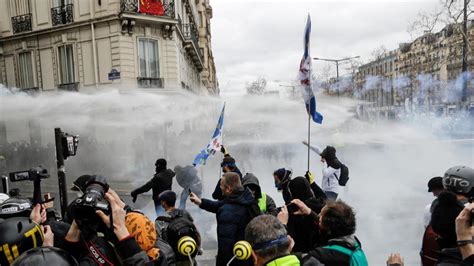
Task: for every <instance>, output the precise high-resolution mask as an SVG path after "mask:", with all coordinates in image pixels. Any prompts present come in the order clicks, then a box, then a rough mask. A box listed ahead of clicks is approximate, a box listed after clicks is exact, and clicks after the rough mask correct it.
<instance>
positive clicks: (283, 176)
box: [273, 168, 291, 183]
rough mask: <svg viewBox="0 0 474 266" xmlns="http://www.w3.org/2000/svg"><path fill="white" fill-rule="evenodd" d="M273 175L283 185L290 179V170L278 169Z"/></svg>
mask: <svg viewBox="0 0 474 266" xmlns="http://www.w3.org/2000/svg"><path fill="white" fill-rule="evenodd" d="M273 175H276V176H277V177H278V178H279V179H280V181H281V182H282V183H284V182H287V181H288V180H290V179H291V170H286V169H285V168H280V169H278V170H276V171H275V172H273Z"/></svg>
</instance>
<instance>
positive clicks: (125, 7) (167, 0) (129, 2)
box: [120, 0, 176, 18]
mask: <svg viewBox="0 0 474 266" xmlns="http://www.w3.org/2000/svg"><path fill="white" fill-rule="evenodd" d="M138 1H139V0H121V1H120V10H121V11H122V12H124V13H145V12H139V10H138ZM162 2H163V15H154V16H163V17H169V18H175V14H176V12H175V7H174V6H175V3H174V0H163V1H162ZM145 14H146V13H145Z"/></svg>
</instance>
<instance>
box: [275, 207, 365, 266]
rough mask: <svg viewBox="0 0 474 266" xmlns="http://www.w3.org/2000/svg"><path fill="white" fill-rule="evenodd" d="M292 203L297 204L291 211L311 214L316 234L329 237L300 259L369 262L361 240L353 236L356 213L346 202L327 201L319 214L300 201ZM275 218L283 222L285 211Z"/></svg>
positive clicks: (342, 264)
mask: <svg viewBox="0 0 474 266" xmlns="http://www.w3.org/2000/svg"><path fill="white" fill-rule="evenodd" d="M291 202H292V203H293V204H294V205H296V206H297V207H298V210H297V211H295V212H294V214H295V215H304V216H311V217H312V218H313V219H314V220H313V221H314V222H315V223H318V225H319V231H320V232H319V233H320V234H321V235H322V236H324V237H325V238H326V239H328V241H327V245H326V246H322V247H317V248H312V249H311V250H310V251H309V252H308V255H307V256H306V257H305V258H304V259H303V262H306V261H307V260H308V259H310V258H311V257H313V258H315V259H317V260H318V261H320V262H322V263H323V264H324V265H326V266H333V265H334V266H345V265H347V266H349V265H368V263H367V258H366V257H365V254H364V252H363V251H362V249H361V243H360V241H359V240H358V239H357V237H355V235H354V233H355V230H356V219H355V213H354V211H353V209H352V208H351V207H350V206H349V205H347V204H346V203H344V202H343V201H340V200H337V201H335V202H330V203H328V204H326V205H325V206H324V207H323V209H322V210H321V214H320V215H319V216H318V215H316V214H315V213H314V211H312V210H311V209H310V208H309V207H308V206H307V205H306V204H305V203H303V202H302V201H301V200H299V199H295V200H292V201H291ZM278 219H279V220H280V221H282V222H283V223H285V221H287V219H288V214H287V213H286V212H284V211H283V212H280V214H278Z"/></svg>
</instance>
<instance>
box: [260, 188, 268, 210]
mask: <svg viewBox="0 0 474 266" xmlns="http://www.w3.org/2000/svg"><path fill="white" fill-rule="evenodd" d="M258 208H260V211H261V212H263V213H266V212H267V194H265V193H263V192H262V197H261V198H259V199H258Z"/></svg>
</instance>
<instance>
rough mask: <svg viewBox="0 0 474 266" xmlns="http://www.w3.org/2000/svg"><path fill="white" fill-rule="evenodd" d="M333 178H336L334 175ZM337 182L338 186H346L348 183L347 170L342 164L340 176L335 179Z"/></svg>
mask: <svg viewBox="0 0 474 266" xmlns="http://www.w3.org/2000/svg"><path fill="white" fill-rule="evenodd" d="M334 176H336V175H335V174H334ZM336 179H337V182H338V183H339V186H343V187H344V186H346V184H347V181H349V168H347V166H346V165H345V164H342V166H341V174H340V175H339V178H337V176H336Z"/></svg>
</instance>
